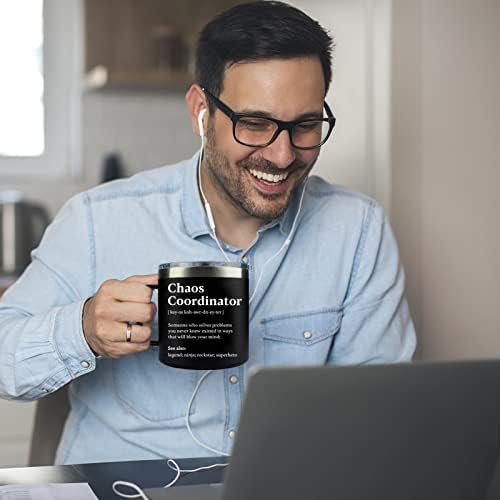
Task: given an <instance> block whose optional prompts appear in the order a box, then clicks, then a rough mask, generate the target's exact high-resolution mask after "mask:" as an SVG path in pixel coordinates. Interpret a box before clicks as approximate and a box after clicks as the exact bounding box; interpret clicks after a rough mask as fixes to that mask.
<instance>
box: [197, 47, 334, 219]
mask: <svg viewBox="0 0 500 500" xmlns="http://www.w3.org/2000/svg"><path fill="white" fill-rule="evenodd" d="M324 92H325V89H324V79H323V71H322V68H321V64H320V62H319V59H318V58H317V57H301V58H293V59H266V60H262V61H253V62H242V63H237V64H235V65H233V66H231V67H229V68H228V69H227V70H226V73H225V78H224V82H223V90H222V92H221V94H220V95H219V99H220V100H221V101H223V102H224V103H225V104H227V105H228V106H229V107H230V108H231V109H232V110H233V111H235V112H237V113H247V114H254V113H265V114H266V115H267V116H269V117H272V118H275V119H278V120H285V121H291V120H296V119H299V118H301V117H303V116H306V115H310V114H312V113H315V114H317V115H320V116H321V115H322V113H323V101H324ZM204 154H205V157H204V158H205V164H206V166H207V167H208V173H209V177H210V182H211V183H212V185H213V186H214V188H215V189H216V191H217V192H218V194H219V196H221V197H222V199H224V200H225V201H226V202H227V203H229V204H232V205H233V206H235V207H236V208H237V209H239V210H241V211H242V212H244V213H245V214H248V215H250V216H252V217H255V218H258V219H262V220H264V221H265V220H272V219H275V218H277V217H279V216H280V215H282V214H283V213H284V211H285V210H286V207H287V206H288V203H289V200H290V196H291V194H292V193H293V191H294V190H295V189H296V187H297V186H298V185H299V183H300V182H301V181H302V179H304V178H305V177H306V176H307V175H308V174H309V172H310V170H311V168H312V167H313V165H314V163H315V162H316V159H317V158H318V155H319V149H313V150H300V149H296V148H294V147H293V146H292V145H291V144H290V136H289V135H288V132H287V131H286V130H283V131H281V133H280V134H279V136H278V137H277V139H276V140H275V141H274V142H273V143H272V144H270V145H269V146H266V147H260V148H259V147H249V146H243V145H242V144H239V143H238V142H236V141H235V139H234V137H233V124H232V122H231V120H230V118H229V117H228V116H226V115H225V114H224V113H222V112H221V111H220V110H218V109H217V108H215V112H213V113H211V116H210V117H209V120H208V127H207V142H206V148H205V153H204ZM262 174H271V175H275V176H280V179H281V178H282V177H285V178H284V179H283V180H280V181H279V182H269V181H266V180H264V179H262V178H261V179H259V178H258V177H257V176H260V177H262ZM268 179H269V178H268ZM274 179H275V180H276V177H275V178H274Z"/></svg>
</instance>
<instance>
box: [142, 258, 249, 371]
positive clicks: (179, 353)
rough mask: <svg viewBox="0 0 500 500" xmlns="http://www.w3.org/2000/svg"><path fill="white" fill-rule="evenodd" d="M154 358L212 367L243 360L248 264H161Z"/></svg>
mask: <svg viewBox="0 0 500 500" xmlns="http://www.w3.org/2000/svg"><path fill="white" fill-rule="evenodd" d="M149 286H150V287H151V288H157V289H158V331H159V340H158V342H151V344H152V345H159V347H160V361H161V362H162V363H164V364H166V365H168V366H173V367H177V368H188V369H192V370H217V369H223V368H230V367H233V366H238V365H241V364H243V363H244V362H245V361H247V360H248V266H247V264H245V263H244V262H191V263H185V262H174V263H166V264H161V265H160V268H159V280H158V285H149Z"/></svg>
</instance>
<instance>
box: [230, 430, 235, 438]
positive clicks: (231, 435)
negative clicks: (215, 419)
mask: <svg viewBox="0 0 500 500" xmlns="http://www.w3.org/2000/svg"><path fill="white" fill-rule="evenodd" d="M234 436H236V432H234V431H229V437H230V438H231V439H233V438H234Z"/></svg>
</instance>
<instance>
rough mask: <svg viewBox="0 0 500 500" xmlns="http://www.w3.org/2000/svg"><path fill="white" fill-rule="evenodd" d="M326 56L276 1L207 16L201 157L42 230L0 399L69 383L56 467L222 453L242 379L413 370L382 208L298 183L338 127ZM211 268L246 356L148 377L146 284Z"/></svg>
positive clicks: (95, 192) (6, 313)
mask: <svg viewBox="0 0 500 500" xmlns="http://www.w3.org/2000/svg"><path fill="white" fill-rule="evenodd" d="M331 48H332V41H331V38H330V37H329V36H328V34H327V33H326V32H325V31H324V30H323V29H322V28H321V26H320V25H319V24H318V23H317V22H316V21H314V20H312V19H311V18H310V17H308V16H307V15H306V14H304V13H303V12H301V11H300V10H297V9H295V8H293V7H291V6H289V5H286V4H283V3H280V2H256V3H251V4H244V5H239V6H236V7H234V8H232V9H230V10H228V11H226V12H225V13H223V14H221V15H220V16H218V17H217V18H215V19H214V20H212V21H211V22H210V23H209V24H208V25H207V26H206V27H205V28H204V29H203V31H202V32H201V35H200V40H199V44H198V50H197V80H196V83H195V84H193V85H192V86H191V88H190V89H189V91H188V92H187V94H186V99H187V104H188V108H189V112H190V116H191V120H192V125H193V129H194V131H195V133H196V134H200V133H201V135H202V136H203V137H204V147H203V148H202V149H201V150H200V151H199V152H197V153H196V154H195V155H194V156H193V158H191V159H188V160H186V161H184V162H181V163H179V164H176V165H169V166H166V167H162V168H158V169H155V170H150V171H146V172H143V173H140V174H138V175H135V176H133V177H131V178H130V179H126V180H120V181H116V182H113V183H108V184H105V185H103V186H99V187H97V188H94V189H91V190H89V191H86V192H84V193H81V194H79V195H77V196H75V197H74V198H73V199H71V200H70V201H69V202H67V203H66V205H65V206H64V207H63V208H62V210H61V212H60V213H59V214H58V216H57V217H56V219H55V220H54V222H53V223H52V224H51V226H50V227H49V228H48V230H47V232H46V234H45V235H44V238H43V240H42V242H41V244H40V246H39V248H38V249H36V250H35V251H34V253H33V261H32V263H31V264H30V266H29V267H28V268H27V269H26V271H25V272H24V273H23V275H22V276H21V277H20V278H19V280H18V281H17V282H16V283H15V284H14V285H13V286H12V287H11V288H10V289H9V290H8V291H7V293H6V294H5V295H4V297H3V298H2V300H1V302H0V396H2V397H5V398H10V399H19V400H27V401H30V400H35V399H38V398H41V397H43V396H45V395H46V394H48V393H51V392H53V391H55V390H57V389H59V388H60V387H62V386H64V385H66V384H68V383H70V382H71V384H70V390H69V395H70V402H71V412H70V414H69V417H68V420H67V423H66V426H65V430H64V434H63V438H62V441H61V443H60V446H59V450H58V454H57V463H82V462H98V461H112V460H124V459H150V458H160V457H195V456H202V455H208V454H213V453H218V454H222V453H230V451H231V446H232V441H233V438H234V435H235V429H236V427H237V423H238V419H239V415H240V405H241V400H242V397H243V394H244V391H245V386H246V382H247V378H248V374H249V371H250V369H251V368H253V367H255V366H271V365H304V364H327V363H337V364H341V363H343V364H345V363H352V364H362V363H384V362H400V361H408V360H410V359H411V357H412V355H413V352H414V349H415V332H414V329H413V324H412V321H411V318H410V315H409V311H408V306H407V303H406V300H405V298H404V276H403V270H402V268H401V264H400V261H399V257H398V251H397V246H396V243H395V241H394V237H393V235H392V232H391V229H390V226H389V224H388V222H387V219H386V217H385V215H384V213H383V211H382V209H381V208H380V206H379V205H378V204H377V203H376V202H375V201H373V200H372V199H370V198H368V197H366V196H363V195H361V194H358V193H354V192H352V191H350V190H348V189H345V188H341V187H339V186H335V185H332V184H329V183H327V182H326V181H324V180H323V179H321V178H319V177H317V176H313V175H310V174H311V169H312V168H313V166H314V164H315V162H316V160H317V159H318V155H319V153H320V150H321V146H322V145H323V144H324V142H326V141H327V140H328V139H329V138H330V137H332V129H333V128H334V126H335V118H334V115H333V113H332V110H331V109H330V107H329V105H328V103H327V102H326V101H325V96H326V93H327V90H328V87H329V84H330V80H331V66H330V65H331V60H330V59H331ZM166 133H168V131H166ZM204 197H206V202H207V204H208V205H209V206H210V207H211V214H212V218H213V221H212V220H210V216H209V214H208V209H207V208H206V204H205V199H204ZM212 222H213V224H212ZM226 258H227V259H229V260H231V261H244V262H247V263H248V266H249V283H250V295H251V296H252V297H253V299H254V300H253V301H252V302H251V304H250V324H249V332H250V356H249V360H248V362H247V363H246V364H244V365H241V366H237V367H233V368H230V369H225V370H217V371H214V372H212V373H210V375H209V376H207V377H206V378H204V379H200V373H199V372H197V371H192V370H181V369H176V368H172V367H168V366H165V365H162V364H161V363H160V362H159V360H158V352H157V351H156V350H154V349H150V340H151V336H152V334H154V333H155V330H156V326H155V325H156V322H155V321H154V318H155V313H156V307H155V305H154V303H153V302H152V292H151V289H150V288H148V287H147V284H153V283H156V281H157V269H158V265H159V264H160V263H163V262H179V261H182V262H190V261H192V262H198V261H222V260H224V259H226ZM138 323H140V324H138ZM131 325H133V326H131ZM199 381H201V382H203V383H202V384H201V385H199V384H198V382H199ZM192 397H193V399H192ZM191 400H192V404H190V401H191ZM332 404H335V402H334V401H332ZM188 406H189V408H190V410H189V420H190V422H191V430H189V429H188V428H187V427H186V412H187V411H188Z"/></svg>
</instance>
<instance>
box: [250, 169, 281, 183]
mask: <svg viewBox="0 0 500 500" xmlns="http://www.w3.org/2000/svg"><path fill="white" fill-rule="evenodd" d="M250 173H251V174H252V175H253V176H254V177H257V179H262V180H264V181H266V182H282V181H284V180H285V179H286V178H287V177H288V172H287V173H285V174H279V175H272V174H265V173H264V172H259V171H258V170H252V169H250Z"/></svg>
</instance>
